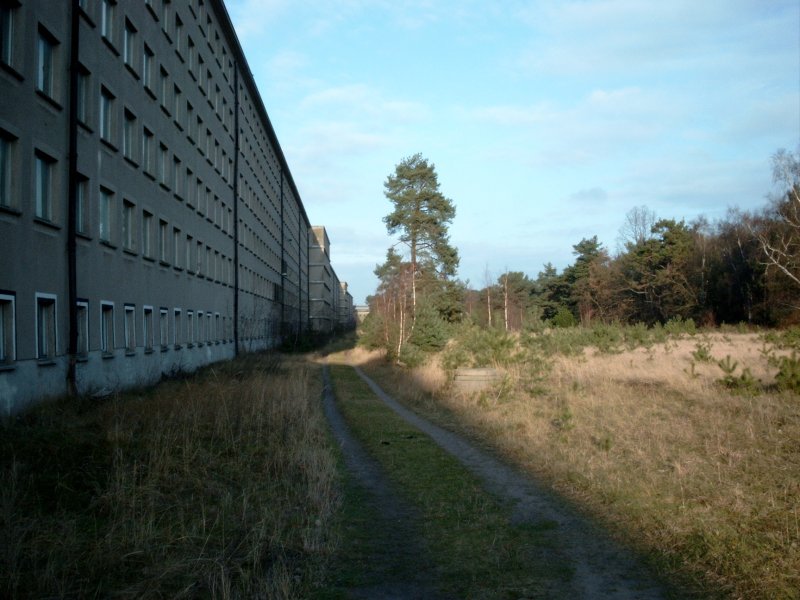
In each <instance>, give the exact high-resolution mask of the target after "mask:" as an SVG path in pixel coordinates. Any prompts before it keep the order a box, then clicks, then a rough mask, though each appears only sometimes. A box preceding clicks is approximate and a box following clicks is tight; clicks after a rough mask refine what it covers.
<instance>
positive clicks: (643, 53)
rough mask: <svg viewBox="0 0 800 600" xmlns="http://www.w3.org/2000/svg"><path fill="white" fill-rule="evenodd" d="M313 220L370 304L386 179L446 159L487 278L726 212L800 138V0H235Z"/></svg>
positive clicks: (479, 282) (475, 276)
mask: <svg viewBox="0 0 800 600" xmlns="http://www.w3.org/2000/svg"><path fill="white" fill-rule="evenodd" d="M226 5H227V7H228V11H229V12H230V15H231V18H232V20H233V23H234V26H235V27H236V30H237V33H238V35H239V38H240V42H241V44H242V47H243V48H244V51H245V54H246V56H247V59H248V62H249V65H250V69H251V71H252V72H253V76H254V77H255V80H256V83H257V84H258V87H259V89H260V91H261V95H262V97H263V99H264V104H265V105H266V108H267V112H268V113H269V115H270V119H271V120H272V124H273V126H274V128H275V130H276V132H277V134H278V139H279V140H280V142H281V146H282V148H283V151H284V153H285V155H286V158H287V160H288V162H289V167H290V169H291V171H292V175H293V176H294V179H295V182H296V183H297V186H298V188H299V190H300V193H301V195H302V198H303V202H304V204H305V206H306V210H307V212H308V215H309V218H310V219H311V221H312V224H314V225H325V226H326V228H327V230H328V235H329V236H330V239H331V260H332V262H333V264H334V268H335V269H336V272H337V274H338V275H339V277H340V279H342V280H344V281H347V282H348V283H349V284H350V290H351V292H352V293H353V296H354V299H355V301H356V303H363V302H364V300H365V298H366V296H367V295H368V294H371V293H373V292H374V290H375V286H376V280H375V278H374V275H373V273H372V271H373V269H374V267H375V265H376V264H377V263H379V262H383V259H384V257H385V254H386V250H387V248H388V247H389V246H390V245H392V244H393V243H394V241H395V240H392V239H391V238H390V237H389V236H388V235H387V233H386V229H385V226H384V224H383V222H382V217H383V216H385V215H386V214H388V213H389V212H390V211H391V206H390V204H389V202H388V200H386V198H385V197H384V195H383V182H384V181H385V179H386V177H387V176H388V175H390V174H391V173H392V172H393V171H394V167H395V165H396V164H397V163H398V162H400V161H401V160H402V159H403V158H405V157H407V156H410V155H412V154H415V153H417V152H420V153H422V154H423V155H424V156H425V157H427V158H428V159H429V160H430V161H432V162H433V163H434V164H435V165H436V170H437V172H438V174H439V182H440V185H441V191H442V192H443V193H444V194H445V195H446V196H447V197H449V198H451V199H452V200H453V202H454V203H455V205H456V211H457V212H456V218H455V221H454V223H453V225H452V227H451V230H450V232H451V241H452V242H453V244H454V245H455V246H456V247H458V249H459V252H460V255H461V266H460V268H459V277H460V278H461V279H462V280H469V282H470V284H471V285H472V286H473V287H482V286H483V285H484V284H485V280H486V273H487V272H488V273H490V275H491V277H492V279H493V280H495V279H496V278H497V277H498V276H499V275H500V274H501V273H503V272H504V271H505V270H506V269H509V270H515V271H524V272H525V273H528V274H529V275H530V276H532V277H535V276H536V275H537V274H538V272H539V271H540V270H541V268H542V265H543V264H544V263H546V262H548V261H549V262H552V263H553V264H554V265H555V266H556V267H557V268H559V269H561V268H563V267H564V266H566V265H568V264H570V263H571V262H572V259H573V256H572V246H573V244H576V243H577V242H578V241H580V240H581V239H582V238H584V237H591V236H593V235H597V236H598V238H599V239H600V241H601V242H603V243H604V245H605V246H606V247H607V248H608V249H609V250H610V251H611V252H612V253H613V252H614V251H615V250H616V247H617V238H618V232H619V229H620V227H621V225H622V223H623V221H624V219H625V214H626V213H627V212H628V211H629V210H630V209H631V208H633V207H635V206H640V205H646V206H648V207H649V208H650V209H652V210H653V211H655V213H656V214H657V215H658V216H659V217H673V218H686V219H687V220H691V219H693V218H695V217H697V216H699V215H705V216H706V217H708V218H709V219H710V220H712V221H713V220H715V219H717V218H720V217H722V216H724V215H725V213H726V211H727V209H728V207H729V206H738V207H740V208H744V209H755V208H759V207H761V206H763V205H764V204H765V202H766V200H765V198H766V196H767V194H769V193H770V192H771V191H772V190H773V186H772V181H771V168H770V156H771V155H772V154H773V153H774V152H775V151H776V150H777V149H779V148H786V149H788V150H792V151H795V150H797V149H798V144H800V2H798V0H664V1H662V2H652V1H649V0H647V1H644V0H641V1H640V0H572V1H570V0H564V1H548V2H545V1H515V0H501V1H498V2H486V1H484V0H455V1H450V0H409V1H402V0H400V1H397V0H335V1H330V0H228V1H227V2H226Z"/></svg>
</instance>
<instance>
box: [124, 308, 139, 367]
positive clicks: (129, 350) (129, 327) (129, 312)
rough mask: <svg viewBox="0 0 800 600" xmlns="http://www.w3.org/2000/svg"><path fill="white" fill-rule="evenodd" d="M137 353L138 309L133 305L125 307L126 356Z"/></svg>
mask: <svg viewBox="0 0 800 600" xmlns="http://www.w3.org/2000/svg"><path fill="white" fill-rule="evenodd" d="M135 352H136V307H135V306H134V305H133V304H126V305H125V354H127V355H129V356H130V355H131V354H134V353H135Z"/></svg>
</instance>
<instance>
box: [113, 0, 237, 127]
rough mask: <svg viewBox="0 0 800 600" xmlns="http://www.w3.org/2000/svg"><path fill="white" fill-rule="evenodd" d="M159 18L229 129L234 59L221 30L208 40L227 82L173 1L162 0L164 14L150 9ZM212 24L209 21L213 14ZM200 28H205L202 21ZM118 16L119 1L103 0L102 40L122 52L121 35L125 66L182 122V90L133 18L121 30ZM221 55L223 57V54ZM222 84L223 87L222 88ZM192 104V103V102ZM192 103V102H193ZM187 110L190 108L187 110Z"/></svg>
mask: <svg viewBox="0 0 800 600" xmlns="http://www.w3.org/2000/svg"><path fill="white" fill-rule="evenodd" d="M150 12H151V14H152V16H153V17H154V18H155V19H156V20H159V19H160V20H161V25H162V30H163V31H164V34H165V35H166V37H167V40H169V41H170V43H173V42H174V48H175V52H176V54H177V55H178V57H179V58H180V60H181V62H185V61H186V60H188V73H189V75H190V76H191V77H192V79H194V80H195V81H196V82H197V85H198V88H199V91H200V92H201V94H202V95H203V96H205V98H206V100H207V102H208V104H209V106H210V107H211V108H212V109H213V110H214V112H215V114H216V116H217V118H218V119H219V121H220V123H222V125H223V126H224V127H225V129H226V130H230V129H232V125H233V107H232V103H229V102H228V99H227V97H226V95H225V90H228V91H232V89H231V87H230V79H231V75H230V74H232V70H233V61H232V60H231V59H230V58H229V57H228V51H227V49H226V48H225V46H224V44H222V43H221V41H220V37H219V33H215V38H214V44H211V43H209V49H211V52H212V56H215V57H216V58H217V63H218V66H219V68H220V70H221V73H222V75H223V77H224V79H225V80H226V82H225V83H224V82H218V81H216V80H215V78H214V73H213V72H212V69H211V68H210V66H211V65H210V63H209V64H206V62H205V60H204V59H203V55H202V52H201V51H200V50H199V48H198V47H197V46H196V45H195V42H194V40H193V39H192V36H191V35H188V34H186V33H185V28H184V23H183V20H182V19H181V17H180V14H179V13H178V12H177V11H174V12H172V11H171V2H169V1H166V2H162V6H161V16H160V17H159V16H158V11H156V10H155V9H154V8H152V5H151V10H150ZM208 19H209V24H210V17H208ZM200 25H201V26H200V27H199V29H200V31H201V32H204V31H205V30H204V29H203V27H202V23H200ZM118 28H119V19H118V18H117V16H116V3H112V2H110V0H103V3H102V10H101V26H100V33H101V35H102V37H103V40H104V41H105V42H106V43H107V44H108V45H109V46H111V48H112V50H113V51H114V52H115V53H119V52H118V50H117V45H118V42H119V39H118V38H120V37H121V50H122V52H121V54H122V59H123V62H124V64H125V66H126V68H127V69H128V70H129V71H130V72H131V73H132V74H133V76H134V77H136V78H137V79H140V78H141V80H142V83H143V85H144V87H145V90H146V91H147V92H148V93H149V94H150V95H151V96H152V97H153V98H154V99H156V100H159V101H160V103H161V107H162V109H163V110H164V111H165V112H166V113H167V115H169V114H170V112H171V111H173V112H174V113H175V114H174V118H175V121H176V122H179V121H180V120H181V119H180V118H179V112H180V111H181V108H182V101H181V96H182V91H181V90H180V88H179V87H178V86H177V85H173V84H172V81H171V78H170V74H169V72H168V70H167V68H166V67H165V66H164V65H163V64H156V54H155V52H154V51H153V49H152V48H151V47H150V46H149V45H148V44H147V42H146V41H140V39H139V38H140V34H139V29H138V27H137V26H136V25H135V23H134V22H133V21H132V20H131V18H130V15H128V16H125V18H124V26H123V27H122V29H121V31H122V34H121V36H120V34H119V33H118ZM215 47H221V50H222V51H221V53H215V52H214V48H215ZM220 55H221V56H220ZM220 83H222V86H223V87H222V88H220V85H219V84H220ZM189 105H190V104H189ZM190 106H191V105H190ZM187 112H189V111H188V109H187Z"/></svg>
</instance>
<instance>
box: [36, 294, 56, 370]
mask: <svg viewBox="0 0 800 600" xmlns="http://www.w3.org/2000/svg"><path fill="white" fill-rule="evenodd" d="M56 345H57V340H56V297H55V296H54V295H52V294H36V358H38V359H39V360H46V361H50V360H53V359H54V358H55V357H56Z"/></svg>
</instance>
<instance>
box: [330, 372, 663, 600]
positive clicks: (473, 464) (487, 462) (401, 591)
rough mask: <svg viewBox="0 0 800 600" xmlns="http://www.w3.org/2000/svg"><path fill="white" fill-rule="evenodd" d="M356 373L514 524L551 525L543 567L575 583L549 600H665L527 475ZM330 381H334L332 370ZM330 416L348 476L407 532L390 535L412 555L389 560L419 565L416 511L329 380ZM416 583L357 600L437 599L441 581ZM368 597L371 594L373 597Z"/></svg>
mask: <svg viewBox="0 0 800 600" xmlns="http://www.w3.org/2000/svg"><path fill="white" fill-rule="evenodd" d="M354 368H355V370H356V372H357V373H358V375H359V376H360V377H361V378H362V379H363V380H364V381H365V382H366V383H367V384H368V385H369V386H370V388H371V389H372V391H373V392H374V393H375V395H376V396H377V397H378V398H380V400H381V401H382V402H384V403H385V404H386V405H387V406H389V407H390V408H391V409H392V410H393V411H394V412H395V413H397V414H398V415H399V416H400V417H401V418H403V419H404V420H405V421H406V422H408V423H409V424H410V425H413V426H414V427H416V428H417V429H419V430H420V431H422V432H423V433H425V434H426V435H428V436H430V438H431V439H433V441H434V442H436V444H438V445H439V446H440V447H441V448H442V449H444V450H445V451H446V452H448V453H450V454H451V455H453V456H454V457H456V458H457V459H458V460H459V461H460V462H461V463H462V464H463V465H464V466H465V467H467V468H468V469H469V470H470V471H472V472H473V473H474V474H475V475H476V476H477V477H478V478H479V479H480V480H481V481H482V482H483V484H484V486H485V488H486V489H487V490H488V491H490V492H491V493H493V494H494V495H495V496H497V497H498V498H500V499H502V500H504V501H506V502H508V503H510V505H511V506H512V514H513V520H514V522H515V523H530V524H532V525H541V524H543V523H546V524H548V525H552V530H551V533H552V535H553V536H555V540H556V543H555V545H554V547H555V548H556V550H555V552H556V553H557V556H556V557H553V556H550V557H547V556H543V557H542V560H543V561H544V563H545V564H547V563H548V562H550V561H554V562H558V563H561V564H567V565H569V567H570V568H571V570H572V577H571V578H570V579H569V581H567V582H565V583H563V584H562V583H553V584H552V585H557V586H558V587H557V588H549V589H547V590H542V592H543V596H544V597H548V598H570V599H571V598H613V599H620V600H634V599H637V600H638V599H642V600H649V599H657V598H664V597H666V593H665V591H664V589H663V587H662V586H661V584H659V583H658V582H657V581H656V580H655V578H654V577H652V576H651V575H650V574H649V572H648V570H647V568H646V567H644V566H643V564H642V563H641V561H640V560H638V559H637V558H636V557H635V556H634V555H633V554H631V553H630V552H628V551H626V550H625V549H624V548H621V547H620V546H619V544H617V543H615V542H614V541H613V540H611V539H610V538H609V537H608V536H607V535H606V534H605V533H604V532H603V531H601V530H599V529H598V528H597V527H595V526H593V525H592V524H591V523H590V522H588V521H587V520H586V519H585V518H583V517H581V516H580V515H578V514H577V513H575V512H574V511H573V510H571V509H570V508H569V507H568V506H566V504H565V503H564V502H563V501H562V500H559V499H558V498H555V497H554V496H553V495H551V494H550V493H548V492H547V491H545V490H544V489H542V488H541V486H539V485H537V484H536V482H534V481H533V480H532V479H531V478H530V477H528V476H527V475H525V474H523V473H521V472H520V471H518V470H516V469H513V468H511V467H509V466H508V465H506V464H504V463H502V462H500V461H499V460H498V459H496V458H495V457H493V456H492V455H490V454H489V453H488V452H486V451H484V450H481V449H479V448H477V447H476V446H475V445H474V444H472V443H470V442H468V441H467V440H466V439H464V438H463V437H461V436H459V435H456V434H454V433H452V432H450V431H446V430H444V429H442V428H441V427H438V426H436V425H434V424H432V423H430V422H429V421H427V420H425V419H423V418H422V417H420V416H419V415H417V414H416V413H414V412H413V411H411V410H409V409H407V408H406V407H404V406H402V405H401V404H399V403H398V402H397V401H396V400H394V399H393V398H392V397H391V396H389V395H388V394H387V393H386V392H384V391H383V389H381V388H380V387H379V386H378V385H377V384H376V383H375V382H374V381H373V380H372V379H370V378H369V377H368V376H367V375H366V374H365V373H364V372H363V371H361V369H359V368H358V367H354ZM325 377H326V378H327V377H328V373H327V368H326V370H325ZM325 410H326V414H327V415H328V418H329V420H330V421H331V426H332V428H333V430H334V433H335V435H336V437H337V439H338V440H339V442H340V444H341V445H342V449H343V451H344V455H345V461H346V464H347V468H348V469H350V470H351V472H353V473H354V474H355V475H356V476H357V477H358V480H359V481H361V482H363V485H364V487H365V488H366V489H368V490H370V491H371V492H372V493H373V494H374V498H375V501H376V503H377V506H378V507H379V509H380V511H381V514H383V515H386V518H387V520H388V521H389V522H394V523H395V524H396V525H397V526H398V527H400V529H399V530H396V531H394V532H392V531H391V530H389V531H386V532H385V534H386V535H390V536H392V537H395V536H398V537H396V538H395V539H397V540H398V541H400V544H401V545H404V546H406V549H405V550H403V551H402V554H400V553H399V554H398V555H397V556H395V557H384V558H388V559H389V560H397V561H402V560H405V558H404V556H403V555H407V556H408V557H409V558H411V557H414V560H416V561H417V562H418V560H419V558H418V557H419V554H418V552H419V551H420V550H419V542H418V541H417V540H419V539H420V538H419V536H418V535H416V531H415V530H414V528H413V527H412V526H411V525H410V524H411V523H412V522H413V520H414V519H413V518H411V519H408V518H401V519H400V521H399V522H398V521H396V516H397V515H398V514H406V515H408V514H410V512H406V513H403V511H410V509H409V508H408V507H401V506H399V504H398V503H399V500H398V499H397V497H396V496H395V495H394V494H392V493H391V492H390V491H389V486H388V483H387V482H386V479H385V476H384V475H383V473H382V472H381V469H380V467H379V466H378V465H377V463H376V462H375V461H374V460H373V459H372V458H371V457H370V456H369V455H368V454H366V452H365V451H364V450H363V449H361V447H360V446H359V445H358V443H357V442H356V441H355V440H353V439H352V437H351V436H350V435H349V433H348V432H347V427H346V425H345V423H344V421H343V420H342V417H341V416H340V415H339V414H338V411H337V410H336V407H335V402H334V399H333V395H332V393H330V386H329V384H328V380H327V379H326V395H325ZM340 436H341V437H340ZM387 492H388V495H387ZM396 511H400V512H399V513H398V512H396ZM403 528H407V530H405V531H404V530H403ZM410 575H415V576H412V577H411V579H410V580H406V583H405V585H406V586H408V585H409V583H408V581H410V582H411V587H406V588H403V587H402V586H395V587H392V582H387V583H388V584H389V587H388V588H387V589H386V590H383V591H381V590H380V589H375V590H373V591H374V592H376V593H377V595H371V596H370V595H369V593H367V595H363V596H362V595H359V594H357V595H354V597H373V598H435V597H436V595H435V594H433V593H432V590H433V589H434V588H435V582H434V580H432V579H431V577H432V576H433V575H434V574H433V573H432V572H430V571H427V572H418V571H417V572H416V573H415V572H413V571H412V572H411V573H410ZM398 583H400V582H398ZM364 591H365V592H367V590H364ZM356 592H357V591H356ZM378 592H380V593H383V592H386V593H388V594H389V595H380V593H378Z"/></svg>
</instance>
